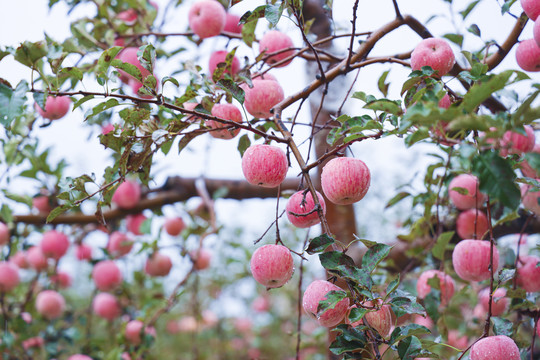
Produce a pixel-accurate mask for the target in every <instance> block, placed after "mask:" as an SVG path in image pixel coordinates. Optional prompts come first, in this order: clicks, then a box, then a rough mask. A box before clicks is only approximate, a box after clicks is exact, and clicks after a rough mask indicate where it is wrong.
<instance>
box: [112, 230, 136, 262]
mask: <svg viewBox="0 0 540 360" xmlns="http://www.w3.org/2000/svg"><path fill="white" fill-rule="evenodd" d="M131 248H133V240H131V239H130V238H129V237H128V236H127V235H126V234H124V233H123V232H120V231H115V232H113V233H112V234H111V236H109V242H108V244H107V251H108V252H109V253H110V254H111V255H112V256H113V257H115V258H118V257H121V256H124V255H126V254H127V253H129V252H130V251H131Z"/></svg>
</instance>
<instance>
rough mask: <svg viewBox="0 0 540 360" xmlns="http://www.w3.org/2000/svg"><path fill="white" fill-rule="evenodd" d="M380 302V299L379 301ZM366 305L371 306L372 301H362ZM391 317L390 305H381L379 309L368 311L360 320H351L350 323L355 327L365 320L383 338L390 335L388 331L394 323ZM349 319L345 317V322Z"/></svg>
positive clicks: (354, 306) (352, 307)
mask: <svg viewBox="0 0 540 360" xmlns="http://www.w3.org/2000/svg"><path fill="white" fill-rule="evenodd" d="M379 304H380V301H379ZM364 305H365V306H366V307H369V308H372V307H373V306H374V305H373V301H366V302H365V303H364ZM356 307H357V306H356V305H353V306H351V307H350V308H349V311H350V310H352V309H354V308H356ZM392 319H393V312H392V308H391V307H390V305H382V306H380V309H379V310H374V311H369V312H367V313H366V314H365V315H364V318H363V319H362V320H359V321H356V322H353V323H352V324H351V326H352V327H357V326H358V325H360V324H361V323H362V322H363V321H365V322H367V324H368V325H369V326H371V327H372V328H373V329H375V330H377V332H378V333H379V334H380V335H381V336H382V337H383V338H384V337H387V336H388V335H390V332H391V330H392V326H393V325H394V321H393V320H392ZM348 322H349V320H348V319H347V323H348Z"/></svg>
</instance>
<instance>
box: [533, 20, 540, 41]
mask: <svg viewBox="0 0 540 360" xmlns="http://www.w3.org/2000/svg"><path fill="white" fill-rule="evenodd" d="M533 39H534V41H536V45H538V46H540V21H535V22H534V27H533Z"/></svg>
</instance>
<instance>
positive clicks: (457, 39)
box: [443, 34, 463, 47]
mask: <svg viewBox="0 0 540 360" xmlns="http://www.w3.org/2000/svg"><path fill="white" fill-rule="evenodd" d="M443 37H444V38H447V39H448V40H450V41H451V42H453V43H454V44H457V45H459V47H462V46H463V35H460V34H445V35H443Z"/></svg>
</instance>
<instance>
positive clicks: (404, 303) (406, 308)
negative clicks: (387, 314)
mask: <svg viewBox="0 0 540 360" xmlns="http://www.w3.org/2000/svg"><path fill="white" fill-rule="evenodd" d="M396 293H397V295H398V296H396V297H394V298H392V300H390V305H391V306H392V310H393V311H394V314H396V317H398V318H399V317H400V316H403V315H405V314H420V315H423V316H425V315H426V310H425V309H424V308H423V307H422V305H420V304H418V303H417V302H416V298H415V297H413V296H408V295H407V294H404V292H403V291H399V290H397V291H396Z"/></svg>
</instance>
